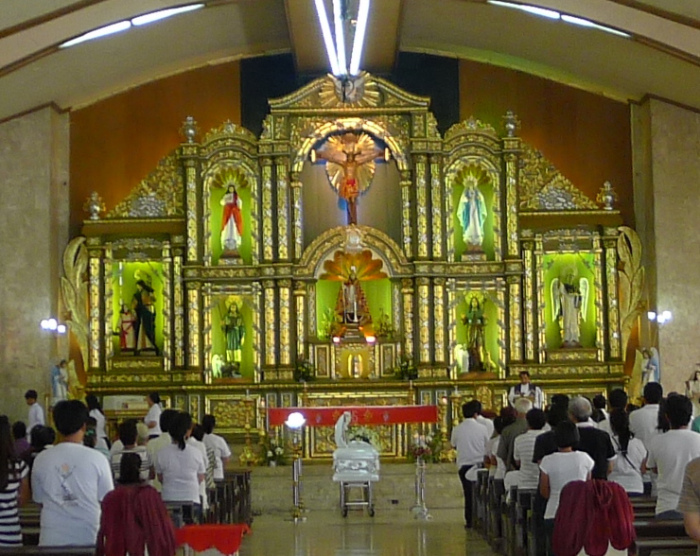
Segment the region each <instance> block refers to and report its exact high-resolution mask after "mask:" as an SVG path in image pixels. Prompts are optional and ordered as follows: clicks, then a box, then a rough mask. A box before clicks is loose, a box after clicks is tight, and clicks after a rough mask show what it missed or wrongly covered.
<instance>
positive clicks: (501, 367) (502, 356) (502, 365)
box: [496, 280, 508, 378]
mask: <svg viewBox="0 0 700 556" xmlns="http://www.w3.org/2000/svg"><path fill="white" fill-rule="evenodd" d="M505 297H506V296H505V284H504V283H503V282H502V281H500V280H499V283H498V291H497V292H496V304H497V305H498V329H499V336H498V378H506V372H505V371H506V368H507V363H506V362H507V361H508V355H507V353H506V351H507V348H506V338H505V333H506V326H505V324H506V299H505Z"/></svg>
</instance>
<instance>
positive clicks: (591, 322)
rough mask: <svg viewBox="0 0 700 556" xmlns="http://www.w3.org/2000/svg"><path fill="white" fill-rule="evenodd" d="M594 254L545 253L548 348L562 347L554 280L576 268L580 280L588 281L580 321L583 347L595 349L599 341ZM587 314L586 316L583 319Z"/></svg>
mask: <svg viewBox="0 0 700 556" xmlns="http://www.w3.org/2000/svg"><path fill="white" fill-rule="evenodd" d="M594 265H595V255H594V254H592V253H566V254H552V255H545V256H544V258H543V271H544V286H545V288H544V289H545V291H544V300H545V337H546V342H545V343H546V345H547V349H559V348H560V347H562V330H561V323H560V320H559V319H556V318H555V316H554V315H553V307H554V304H553V303H554V302H553V300H552V291H551V286H552V280H554V279H555V278H559V279H560V280H561V279H562V278H563V277H565V275H567V274H570V273H571V272H572V271H574V272H575V273H576V274H577V282H578V280H580V279H581V278H585V279H587V280H588V283H589V288H588V302H587V305H588V306H587V311H586V314H585V315H583V314H582V315H581V319H580V321H579V330H580V340H579V342H580V344H581V347H583V348H593V347H595V344H596V312H595V310H596V309H595V295H596V294H595V286H594V284H595V274H594V272H593V269H594V268H595V266H594ZM584 317H585V318H584Z"/></svg>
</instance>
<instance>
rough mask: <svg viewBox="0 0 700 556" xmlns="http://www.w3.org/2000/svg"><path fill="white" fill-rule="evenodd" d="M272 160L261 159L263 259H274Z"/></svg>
mask: <svg viewBox="0 0 700 556" xmlns="http://www.w3.org/2000/svg"><path fill="white" fill-rule="evenodd" d="M272 231H273V226H272V160H270V159H269V158H263V159H262V238H261V239H262V244H263V261H266V262H268V261H271V260H273V259H274V239H273V236H272Z"/></svg>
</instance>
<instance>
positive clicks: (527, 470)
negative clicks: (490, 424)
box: [513, 408, 547, 489]
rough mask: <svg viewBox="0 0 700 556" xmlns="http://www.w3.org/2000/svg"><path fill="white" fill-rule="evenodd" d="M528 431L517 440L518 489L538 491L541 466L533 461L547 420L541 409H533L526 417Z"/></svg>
mask: <svg viewBox="0 0 700 556" xmlns="http://www.w3.org/2000/svg"><path fill="white" fill-rule="evenodd" d="M525 419H526V420H527V426H528V430H527V432H525V434H521V435H520V436H518V437H517V438H516V439H515V445H514V448H513V458H514V459H515V463H516V465H517V467H518V470H519V472H518V477H517V479H518V481H517V485H518V488H521V489H536V488H537V486H538V484H539V479H540V468H539V465H538V464H537V463H535V462H533V461H532V456H533V454H534V451H535V441H536V440H537V437H538V436H540V435H541V434H542V433H543V432H544V431H543V430H542V429H543V427H544V425H545V423H546V421H547V420H546V418H545V414H544V411H542V410H541V409H537V408H534V409H531V410H530V411H528V412H527V415H526V416H525Z"/></svg>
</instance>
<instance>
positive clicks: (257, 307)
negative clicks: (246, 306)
mask: <svg viewBox="0 0 700 556" xmlns="http://www.w3.org/2000/svg"><path fill="white" fill-rule="evenodd" d="M261 299H262V288H261V287H260V283H259V282H254V283H253V338H252V340H253V366H254V368H255V377H254V380H255V382H260V378H261V370H262V357H261V355H260V354H261V353H262V349H261V347H262V343H263V334H262V329H261V327H260V316H261V314H262V302H261Z"/></svg>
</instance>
